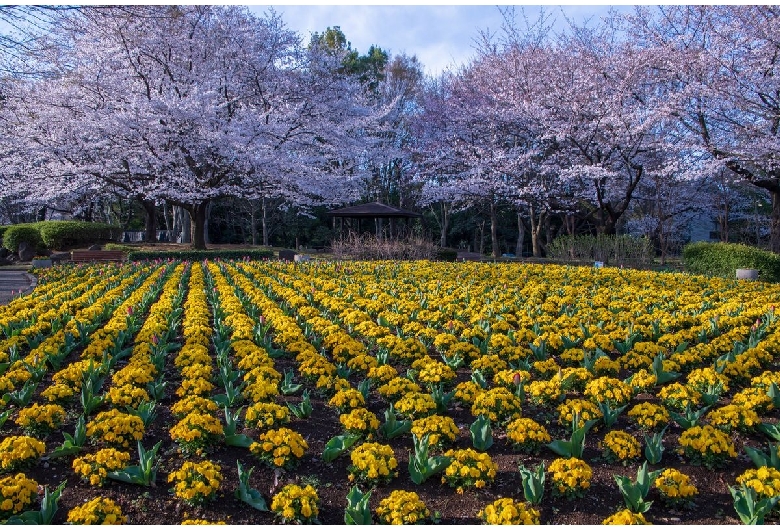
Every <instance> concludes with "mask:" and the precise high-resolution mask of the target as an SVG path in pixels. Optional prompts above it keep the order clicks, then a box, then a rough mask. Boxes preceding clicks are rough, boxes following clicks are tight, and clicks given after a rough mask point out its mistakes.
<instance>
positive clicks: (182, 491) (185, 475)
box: [168, 460, 222, 506]
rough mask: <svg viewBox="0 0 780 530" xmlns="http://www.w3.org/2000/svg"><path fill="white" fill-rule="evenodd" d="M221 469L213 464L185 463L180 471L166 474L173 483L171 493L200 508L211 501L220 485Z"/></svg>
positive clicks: (206, 461) (205, 461)
mask: <svg viewBox="0 0 780 530" xmlns="http://www.w3.org/2000/svg"><path fill="white" fill-rule="evenodd" d="M221 471H222V468H221V467H220V466H219V465H218V464H215V463H213V462H210V461H208V460H204V461H203V462H192V461H189V460H188V461H186V462H184V464H183V465H182V466H181V468H180V469H178V470H177V471H174V472H172V473H169V474H168V482H173V483H174V486H173V493H174V495H176V497H178V498H179V499H181V500H182V501H184V502H185V503H187V504H189V505H190V506H200V505H202V504H205V503H206V502H208V501H210V500H213V499H214V497H215V496H216V494H217V490H219V486H220V485H221V484H222V473H221Z"/></svg>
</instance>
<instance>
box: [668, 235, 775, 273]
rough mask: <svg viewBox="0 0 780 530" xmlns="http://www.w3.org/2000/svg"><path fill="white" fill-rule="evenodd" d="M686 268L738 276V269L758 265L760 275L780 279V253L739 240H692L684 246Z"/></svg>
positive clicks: (693, 270)
mask: <svg viewBox="0 0 780 530" xmlns="http://www.w3.org/2000/svg"><path fill="white" fill-rule="evenodd" d="M682 258H683V264H684V265H685V270H686V271H688V272H690V273H692V274H703V275H706V276H721V277H723V278H735V277H736V270H737V269H757V270H758V271H759V273H758V279H759V280H761V281H765V282H780V255H778V254H775V253H773V252H769V251H768V250H763V249H760V248H756V247H749V246H747V245H740V244H737V243H707V242H704V241H701V242H697V243H691V244H689V245H686V246H685V248H683V254H682Z"/></svg>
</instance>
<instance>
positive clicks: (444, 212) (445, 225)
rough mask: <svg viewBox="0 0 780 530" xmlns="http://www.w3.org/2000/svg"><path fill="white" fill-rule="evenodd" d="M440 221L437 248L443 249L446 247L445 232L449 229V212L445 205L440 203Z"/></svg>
mask: <svg viewBox="0 0 780 530" xmlns="http://www.w3.org/2000/svg"><path fill="white" fill-rule="evenodd" d="M441 209H442V221H441V237H440V238H439V246H440V247H442V248H445V247H446V246H447V232H448V231H449V229H450V210H449V209H448V208H447V203H446V202H443V203H442V208H441Z"/></svg>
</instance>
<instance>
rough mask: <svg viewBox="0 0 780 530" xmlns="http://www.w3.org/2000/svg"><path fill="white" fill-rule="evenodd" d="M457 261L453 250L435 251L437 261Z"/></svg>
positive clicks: (456, 255) (456, 252) (441, 249)
mask: <svg viewBox="0 0 780 530" xmlns="http://www.w3.org/2000/svg"><path fill="white" fill-rule="evenodd" d="M456 259H458V251H457V250H455V249H454V248H446V247H441V248H439V249H437V250H436V260H437V261H455V260H456Z"/></svg>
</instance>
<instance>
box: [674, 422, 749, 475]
mask: <svg viewBox="0 0 780 530" xmlns="http://www.w3.org/2000/svg"><path fill="white" fill-rule="evenodd" d="M679 444H680V448H679V449H678V453H680V454H682V455H685V456H686V457H687V458H689V459H690V460H691V462H692V463H693V464H696V465H703V466H705V467H707V468H709V469H714V468H716V467H720V466H722V465H724V464H725V462H726V460H728V459H729V458H736V457H737V451H736V449H735V448H734V443H733V442H732V441H731V438H730V437H729V435H728V434H725V433H724V432H722V431H720V430H718V429H716V428H715V427H713V426H711V425H705V426H704V427H700V426H695V427H691V428H690V429H687V430H685V431H684V432H683V433H682V434H681V435H680V441H679Z"/></svg>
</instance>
